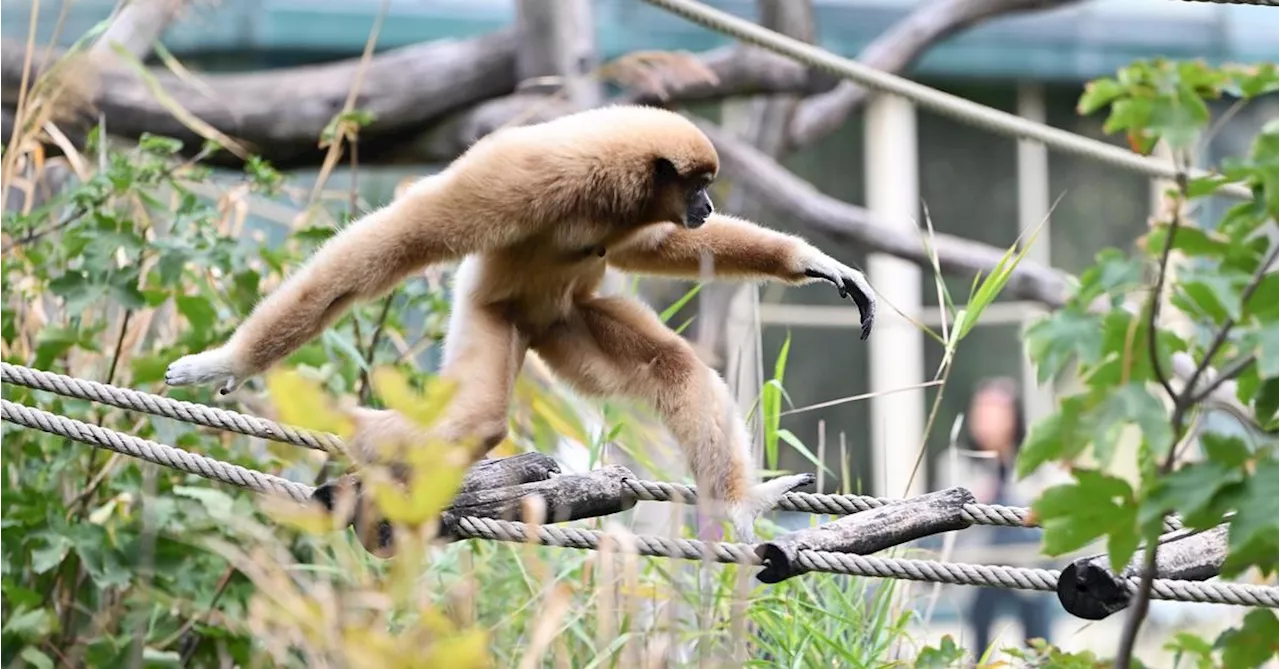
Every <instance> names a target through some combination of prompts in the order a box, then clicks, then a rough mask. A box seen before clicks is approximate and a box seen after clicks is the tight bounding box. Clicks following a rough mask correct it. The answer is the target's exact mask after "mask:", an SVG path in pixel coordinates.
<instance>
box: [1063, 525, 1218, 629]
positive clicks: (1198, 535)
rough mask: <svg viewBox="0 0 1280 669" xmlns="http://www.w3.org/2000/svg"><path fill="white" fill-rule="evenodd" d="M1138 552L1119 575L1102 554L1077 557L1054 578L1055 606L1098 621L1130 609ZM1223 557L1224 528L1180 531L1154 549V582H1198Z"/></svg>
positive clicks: (1137, 573)
mask: <svg viewBox="0 0 1280 669" xmlns="http://www.w3.org/2000/svg"><path fill="white" fill-rule="evenodd" d="M1142 557H1143V551H1142V550H1141V549H1139V550H1138V553H1137V554H1136V555H1134V556H1133V559H1132V560H1130V561H1129V564H1128V565H1126V566H1125V568H1124V569H1123V570H1121V572H1120V573H1119V574H1115V573H1113V572H1112V571H1111V568H1110V567H1109V566H1108V564H1107V562H1108V558H1107V555H1106V554H1105V553H1103V554H1101V555H1093V556H1089V557H1083V558H1080V559H1078V560H1076V561H1074V562H1072V563H1071V564H1069V565H1067V568H1066V569H1063V570H1062V574H1061V575H1060V576H1058V601H1059V602H1061V603H1062V608H1064V609H1066V611H1067V612H1068V613H1070V614H1071V615H1073V616H1076V617H1077V618H1084V619H1085V620H1102V619H1103V618H1106V617H1107V616H1109V615H1111V614H1113V613H1115V612H1116V611H1120V610H1123V609H1125V608H1126V607H1128V606H1129V601H1130V600H1131V599H1132V597H1133V592H1132V591H1131V590H1130V589H1129V579H1131V578H1137V577H1138V576H1140V575H1141V574H1142ZM1226 557H1227V525H1219V526H1218V527H1215V528H1213V529H1211V530H1206V531H1204V532H1195V531H1192V530H1182V531H1179V532H1175V533H1171V534H1169V535H1166V536H1165V537H1162V538H1161V540H1160V546H1159V548H1157V549H1156V574H1155V576H1156V578H1171V579H1177V580H1182V581H1203V580H1205V579H1208V578H1211V577H1213V576H1217V575H1218V572H1219V571H1220V570H1221V569H1222V563H1223V561H1224V560H1226Z"/></svg>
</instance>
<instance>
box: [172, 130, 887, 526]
mask: <svg viewBox="0 0 1280 669" xmlns="http://www.w3.org/2000/svg"><path fill="white" fill-rule="evenodd" d="M718 169H719V161H718V158H717V156H716V152H715V149H714V147H713V146H712V144H711V142H710V141H709V140H708V139H707V138H706V136H705V135H704V134H703V133H702V132H701V131H699V130H698V129H697V127H696V126H695V125H693V124H692V123H690V122H689V121H688V120H687V119H684V118H683V117H681V116H680V115H678V114H675V113H672V112H668V111H664V110H659V109H652V108H644V107H608V108H602V109H596V110H592V111H587V112H581V113H578V114H574V115H571V116H566V117H562V118H560V119H557V120H554V121H550V122H547V123H543V124H539V125H532V126H524V127H514V128H508V129H504V130H501V131H498V132H495V133H493V134H491V135H489V136H487V137H486V138H484V139H482V140H480V141H479V142H477V143H476V144H475V145H474V146H473V147H472V148H471V149H470V150H468V151H467V152H466V153H465V154H463V155H462V156H460V157H459V158H458V159H457V160H456V161H454V162H453V163H452V164H451V165H450V166H449V167H448V168H446V169H445V170H444V171H442V172H440V173H438V174H436V175H433V176H431V177H427V178H425V179H423V180H421V181H419V182H418V183H416V184H415V185H414V186H412V187H411V188H410V189H409V190H408V191H406V192H405V193H404V195H403V196H402V197H400V198H397V199H396V200H395V201H393V202H392V203H391V204H389V205H388V206H386V207H385V208H382V209H380V210H377V211H374V212H372V213H370V214H368V215H367V216H365V217H364V218H362V219H360V220H358V221H356V222H355V223H353V224H352V225H350V226H349V227H348V228H346V229H344V230H343V231H342V232H340V233H339V234H337V235H335V236H334V237H333V238H332V239H331V240H330V241H329V242H328V243H326V244H325V245H324V246H323V247H322V248H321V249H320V250H319V251H317V252H316V254H315V255H314V257H312V258H311V260H310V261H308V262H307V264H306V265H305V266H304V267H303V268H302V269H300V270H299V271H298V272H297V273H296V274H295V275H294V276H292V277H290V278H289V279H288V280H287V281H286V282H285V283H284V284H282V285H281V286H280V287H279V288H278V289H277V290H276V291H275V292H273V293H272V294H271V295H269V296H268V297H267V298H266V299H264V300H263V301H262V303H261V304H259V305H258V307H257V308H256V309H255V310H254V312H253V314H252V315H251V316H250V317H249V319H248V320H246V321H245V322H244V323H243V324H242V325H241V326H240V328H239V329H238V330H237V331H236V332H235V333H234V335H233V336H232V337H231V338H230V340H228V342H227V343H226V344H225V345H224V346H222V347H220V348H217V349H213V350H210V351H206V352H203V353H198V354H194V355H191V356H186V357H184V358H182V359H180V360H178V361H176V362H174V363H173V364H172V365H171V366H170V368H169V371H168V373H167V374H166V380H167V381H168V382H169V383H170V384H173V385H182V384H189V383H214V382H221V381H224V380H225V385H224V387H223V391H224V392H230V391H231V390H234V389H235V387H237V386H238V385H239V384H240V383H242V382H243V381H244V380H245V379H246V378H248V377H250V376H253V375H256V374H259V373H261V372H262V371H264V370H266V369H267V368H268V367H270V366H272V365H273V364H275V363H276V362H278V361H279V360H280V359H281V358H283V357H284V356H286V355H287V354H289V353H290V352H292V351H293V350H295V349H297V348H298V347H299V346H301V345H303V344H305V343H306V342H307V341H309V340H310V339H311V338H313V337H315V336H316V335H318V334H319V333H320V332H321V331H322V330H323V329H324V328H325V327H327V326H328V325H329V324H331V323H332V322H333V321H334V320H336V319H337V318H338V317H339V316H341V315H342V314H343V313H344V312H345V311H346V310H347V309H348V308H349V307H350V306H351V304H352V303H353V302H355V301H356V300H367V299H371V298H374V297H376V296H378V295H381V294H383V293H385V292H386V291H388V290H390V289H391V288H392V287H393V286H395V285H396V284H397V283H398V282H400V281H401V280H403V279H404V278H405V277H406V276H407V275H409V274H410V273H412V272H415V271H418V270H420V269H422V268H423V267H425V266H427V265H431V264H434V263H440V262H448V261H456V260H461V261H462V262H461V265H460V266H459V268H458V271H457V274H456V278H455V290H454V298H453V300H454V302H453V311H452V313H451V315H450V323H449V331H448V335H447V337H446V342H445V352H444V361H443V366H442V369H441V374H442V375H443V376H445V377H447V378H450V379H453V380H455V381H456V382H457V383H458V384H459V385H458V388H457V390H456V392H455V395H454V399H453V400H452V402H451V404H450V405H449V407H448V408H447V410H446V411H445V412H444V414H443V418H441V419H440V421H439V422H438V423H437V424H436V425H435V426H433V427H432V429H431V432H432V436H435V437H441V438H446V439H454V440H462V439H466V438H470V439H475V440H478V443H479V447H478V448H477V451H476V452H475V454H474V455H475V457H477V458H478V457H481V456H482V455H483V454H484V452H485V451H487V450H488V449H489V448H490V447H492V446H493V445H495V444H496V443H498V442H499V441H501V440H502V438H503V437H504V435H505V434H506V429H507V409H508V404H509V402H510V398H511V393H512V387H513V385H514V382H515V378H516V375H517V374H518V373H519V371H520V368H521V365H522V364H523V361H524V358H525V355H526V353H527V351H529V350H530V349H532V350H534V351H535V352H537V354H538V355H539V356H540V357H542V358H543V360H545V361H546V362H547V363H548V365H550V366H551V368H552V369H553V370H554V371H555V372H556V374H557V375H559V376H560V377H561V378H563V379H565V380H566V381H567V382H569V383H570V384H572V385H573V386H574V387H576V388H578V389H579V390H581V391H582V392H584V393H588V394H592V395H599V396H625V397H631V398H635V399H638V400H642V401H645V402H647V403H648V404H650V405H651V406H653V408H654V409H655V410H656V411H657V412H658V414H659V415H660V416H661V418H662V420H663V422H664V424H665V425H666V426H667V428H668V429H669V430H670V431H671V433H672V435H673V436H674V437H675V438H676V439H677V440H678V441H679V442H680V444H681V446H682V447H683V448H684V449H685V451H686V455H687V457H688V461H689V465H690V468H691V469H692V470H693V473H694V475H695V477H696V479H697V482H698V485H699V487H700V489H701V490H704V491H707V492H708V493H709V494H708V495H707V497H708V498H710V499H712V500H716V501H720V502H725V503H727V504H728V505H729V513H730V516H731V518H732V519H733V521H734V525H735V528H736V530H737V532H738V533H739V538H740V539H742V540H750V539H751V536H752V533H751V520H752V519H753V518H754V516H755V514H756V513H758V511H759V510H760V509H761V508H763V507H765V506H767V505H769V504H771V503H772V502H773V501H774V499H775V498H776V497H777V496H778V495H779V494H780V493H781V492H784V491H785V489H787V488H788V487H789V486H788V485H787V481H780V482H777V483H774V482H770V483H768V484H760V485H754V472H753V468H752V465H751V463H750V461H749V458H748V453H749V449H748V437H747V432H746V429H745V426H744V424H743V420H742V417H741V415H740V413H739V411H738V409H737V407H736V406H735V404H734V402H733V400H732V397H731V395H730V394H729V392H728V388H727V387H726V386H725V383H724V381H723V380H722V379H721V378H720V377H719V376H718V375H717V374H715V372H714V371H712V370H710V369H709V368H707V367H706V366H705V365H704V364H702V363H701V362H700V361H699V360H698V358H697V356H696V355H695V354H694V352H693V350H692V348H691V347H690V345H689V344H688V343H687V342H686V341H685V340H683V339H682V338H680V337H679V336H678V335H676V334H675V333H673V332H672V331H671V330H669V329H667V328H666V327H665V326H664V325H663V324H662V323H661V321H659V320H658V318H657V317H656V315H654V314H653V312H652V311H651V310H649V309H648V308H647V307H645V306H644V305H642V304H640V303H638V302H635V301H633V300H629V299H626V298H620V297H601V296H599V295H597V292H596V291H597V288H598V286H599V284H600V282H601V280H602V278H603V276H604V272H605V268H606V265H613V266H614V267H616V268H618V269H621V270H624V271H631V272H643V273H653V274H662V275H668V276H682V277H690V278H695V277H697V276H699V274H700V272H701V267H702V262H703V257H704V256H706V255H709V256H710V258H711V260H712V262H713V265H712V269H713V272H714V274H715V275H716V276H718V277H721V278H738V279H775V280H780V281H784V282H787V283H792V284H799V283H806V282H810V281H813V280H815V279H817V278H821V279H825V280H828V281H831V282H832V283H834V284H835V285H836V286H837V287H838V288H839V290H840V292H841V294H842V295H844V294H846V293H848V294H850V295H851V296H852V297H853V298H854V301H855V302H857V303H858V306H859V309H860V310H861V311H862V314H863V321H864V335H863V336H864V337H865V336H866V333H867V332H869V331H870V327H871V323H872V321H873V319H874V309H875V301H874V298H873V297H872V295H871V291H870V289H869V287H868V286H867V285H866V283H865V280H864V279H863V278H862V275H861V274H860V273H858V272H857V271H856V270H852V269H850V268H848V267H846V266H844V265H842V264H841V263H839V262H837V261H835V260H834V259H832V258H830V257H828V256H826V255H825V254H823V253H821V252H820V251H818V250H817V249H815V248H814V247H812V246H811V245H809V244H808V243H806V242H804V241H803V240H801V239H799V238H797V237H793V236H789V235H784V234H781V233H778V232H774V231H771V230H767V229H764V228H761V227H758V226H756V225H754V224H752V223H749V222H747V221H743V220H740V219H736V218H733V217H730V216H723V215H718V214H714V213H712V207H711V204H710V200H709V199H708V198H707V197H706V193H705V186H706V185H707V184H708V183H710V181H711V179H713V178H714V176H715V175H716V173H717V172H718ZM704 220H705V223H703V222H702V221H704ZM356 419H357V421H356V422H357V434H356V437H355V441H356V442H357V444H358V446H360V447H362V448H365V449H368V448H371V447H372V446H373V444H374V443H375V442H376V443H378V444H379V445H380V446H381V445H384V442H387V441H390V442H392V443H391V444H387V445H393V446H395V445H399V446H407V445H409V442H412V441H413V440H414V439H416V438H417V437H418V436H419V435H417V433H416V431H415V430H414V429H413V428H412V427H410V426H409V425H408V424H407V422H406V421H404V420H403V419H401V418H400V417H399V416H398V415H396V414H394V413H391V412H386V411H375V410H370V409H362V410H359V411H357V412H356Z"/></svg>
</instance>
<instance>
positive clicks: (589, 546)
mask: <svg viewBox="0 0 1280 669" xmlns="http://www.w3.org/2000/svg"><path fill="white" fill-rule="evenodd" d="M531 529H533V530H535V531H534V532H532V534H534V536H535V537H536V538H537V541H538V543H541V544H545V545H548V546H559V547H562V548H577V549H581V550H598V549H599V548H600V544H601V542H602V541H603V540H604V538H605V534H604V533H603V532H600V531H598V530H587V529H580V528H575V527H558V526H554V525H538V526H536V527H531V526H530V525H528V524H525V523H519V522H513V521H507V520H497V519H495V518H478V517H474V516H469V517H465V518H461V519H459V521H458V525H457V528H456V530H455V531H456V532H457V533H458V534H459V535H460V536H463V537H468V538H474V539H487V540H490V541H511V542H525V543H527V542H528V541H529V535H530V530H531ZM626 541H627V543H629V544H631V545H632V546H633V548H634V550H635V551H636V553H638V554H640V555H646V556H650V557H665V558H681V559H685V560H704V559H711V560H714V561H716V562H721V563H734V564H744V565H759V564H761V560H760V558H759V557H758V556H756V554H755V551H754V549H753V547H752V546H750V545H748V544H732V543H707V542H702V541H696V540H693V539H668V538H666V537H659V536H653V535H630V536H628V537H627V538H626ZM799 565H800V566H801V567H803V568H805V569H807V570H809V571H818V572H827V573H832V574H847V575H851V576H870V577H876V578H894V579H900V580H907V581H925V582H933V583H951V584H954V585H978V586H991V587H997V588H1011V589H1018V590H1042V591H1046V592H1053V591H1055V590H1056V589H1057V587H1058V576H1059V573H1060V572H1058V570H1056V569H1030V568H1026V567H1006V566H1003V565H979V564H966V563H962V562H935V561H932V560H909V559H903V558H881V557H870V556H866V555H855V554H852V553H831V552H826V551H812V550H802V551H800V554H799ZM1138 581H1139V579H1136V578H1135V579H1131V580H1130V581H1129V587H1130V588H1133V589H1136V588H1137V587H1138ZM1152 595H1153V596H1154V597H1155V598H1156V599H1168V600H1176V601H1191V602H1205V603H1212V604H1235V605H1240V606H1261V607H1269V608H1277V607H1280V589H1278V588H1274V587H1268V586H1259V585H1251V584H1244V583H1205V582H1201V581H1174V580H1168V579H1156V580H1155V581H1154V583H1153V586H1152Z"/></svg>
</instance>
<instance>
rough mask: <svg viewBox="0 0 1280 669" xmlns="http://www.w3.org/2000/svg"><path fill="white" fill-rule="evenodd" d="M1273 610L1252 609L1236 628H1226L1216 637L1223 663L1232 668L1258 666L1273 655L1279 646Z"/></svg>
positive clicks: (1279, 639)
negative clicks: (1242, 622) (1220, 648)
mask: <svg viewBox="0 0 1280 669" xmlns="http://www.w3.org/2000/svg"><path fill="white" fill-rule="evenodd" d="M1277 629H1278V627H1277V621H1276V614H1275V612H1273V611H1271V610H1270V609H1254V610H1252V611H1250V612H1249V615H1247V616H1245V617H1244V624H1243V625H1241V626H1240V627H1239V628H1235V629H1229V630H1226V631H1225V632H1223V633H1222V634H1221V635H1219V636H1218V641H1217V645H1218V646H1220V647H1222V664H1223V666H1225V667H1231V669H1237V668H1238V667H1239V668H1241V669H1243V668H1244V667H1260V666H1262V665H1263V664H1266V662H1267V661H1268V660H1270V659H1271V658H1273V657H1275V655H1276V647H1277V645H1280V638H1278V637H1280V633H1278V632H1277Z"/></svg>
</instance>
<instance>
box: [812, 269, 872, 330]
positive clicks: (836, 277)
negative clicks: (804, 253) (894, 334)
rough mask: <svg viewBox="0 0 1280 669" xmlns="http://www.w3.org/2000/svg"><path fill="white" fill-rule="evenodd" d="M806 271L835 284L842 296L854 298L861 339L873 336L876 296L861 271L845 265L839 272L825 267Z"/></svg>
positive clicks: (814, 276) (816, 277)
mask: <svg viewBox="0 0 1280 669" xmlns="http://www.w3.org/2000/svg"><path fill="white" fill-rule="evenodd" d="M804 273H805V275H806V276H811V277H813V278H815V279H822V280H824V281H830V282H831V283H833V284H835V287H836V290H838V291H840V297H851V298H853V303H854V304H856V305H858V316H859V320H860V321H861V323H862V336H861V337H859V339H862V340H865V339H866V338H867V337H870V336H871V328H872V327H873V326H874V325H875V322H876V296H875V294H874V293H872V292H871V285H870V284H868V283H867V280H866V278H865V277H863V276H862V273H861V272H859V271H858V270H855V269H850V268H847V267H845V268H843V269H842V270H840V272H839V273H836V272H835V271H827V270H823V269H807V270H805V271H804Z"/></svg>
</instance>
